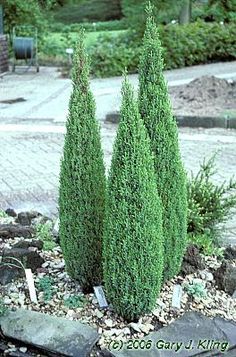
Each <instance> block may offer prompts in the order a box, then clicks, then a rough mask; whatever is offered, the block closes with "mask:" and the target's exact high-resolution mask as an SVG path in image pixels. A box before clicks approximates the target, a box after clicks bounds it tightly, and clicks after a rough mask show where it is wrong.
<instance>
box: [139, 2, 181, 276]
mask: <svg viewBox="0 0 236 357" xmlns="http://www.w3.org/2000/svg"><path fill="white" fill-rule="evenodd" d="M139 110H140V114H141V117H142V118H143V120H144V124H145V126H146V128H147V130H148V133H149V137H150V139H151V146H152V150H153V152H154V159H155V172H156V181H157V188H158V193H159V195H160V197H161V200H162V204H163V236H164V248H165V254H164V257H165V269H164V272H165V279H168V278H171V277H173V276H174V275H175V274H177V273H178V272H179V269H180V266H181V262H182V258H183V254H184V250H185V246H186V232H187V223H186V215H187V190H186V176H185V172H184V169H183V165H182V162H181V155H180V150H179V144H178V130H177V125H176V122H175V119H174V118H173V115H172V109H171V104H170V101H169V97H168V89H167V85H166V81H165V79H164V75H163V59H162V48H161V43H160V39H159V34H158V29H157V26H156V24H155V22H154V19H153V17H152V8H151V5H149V7H148V19H147V24H146V31H145V35H144V39H143V49H142V54H141V58H140V67H139Z"/></svg>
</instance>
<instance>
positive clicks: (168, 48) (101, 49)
mask: <svg viewBox="0 0 236 357" xmlns="http://www.w3.org/2000/svg"><path fill="white" fill-rule="evenodd" d="M159 33H160V39H161V42H162V46H163V57H164V62H165V69H173V68H180V67H184V66H191V65H196V64H201V63H209V62H215V61H230V60H234V59H236V41H235V38H236V23H231V24H225V25H223V24H219V23H206V22H203V21H197V22H195V23H191V24H188V25H177V24H169V25H166V26H159ZM140 48H141V41H140V39H139V38H138V37H137V36H135V34H134V33H132V32H128V33H125V34H121V35H120V36H119V37H118V38H114V39H113V41H112V42H111V40H110V39H108V38H106V36H103V37H101V38H100V39H99V40H98V41H97V44H96V45H94V46H93V47H92V48H90V54H91V56H92V74H93V75H94V76H97V77H109V76H118V75H121V73H122V71H123V69H124V67H126V68H127V69H128V71H129V73H136V72H137V69H138V61H139V55H140Z"/></svg>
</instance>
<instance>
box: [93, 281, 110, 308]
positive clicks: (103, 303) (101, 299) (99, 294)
mask: <svg viewBox="0 0 236 357" xmlns="http://www.w3.org/2000/svg"><path fill="white" fill-rule="evenodd" d="M93 290H94V293H95V295H96V298H97V300H98V304H99V306H100V307H101V308H102V309H105V308H106V307H108V303H107V300H106V297H105V294H104V291H103V288H102V286H94V287H93Z"/></svg>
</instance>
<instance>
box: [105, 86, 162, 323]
mask: <svg viewBox="0 0 236 357" xmlns="http://www.w3.org/2000/svg"><path fill="white" fill-rule="evenodd" d="M122 95H123V99H122V107H121V121H120V124H119V128H118V133H117V137H116V141H115V144H114V149H113V157H112V163H111V169H110V173H109V180H108V189H107V205H106V219H105V234H104V244H103V257H104V280H105V287H106V292H107V296H108V298H109V300H110V301H111V303H112V304H113V306H114V309H115V311H116V312H117V313H118V314H120V315H121V316H123V317H124V318H126V319H128V320H132V319H134V318H136V317H138V316H140V315H142V314H144V313H146V312H148V311H150V310H151V309H152V307H153V306H154V304H155V301H156V298H157V295H158V293H159V291H160V287H161V282H162V273H163V246H162V214H161V203H160V199H159V197H158V194H157V188H156V181H155V174H154V165H153V158H152V154H151V149H150V140H149V138H148V136H147V132H146V129H145V127H144V125H143V122H142V120H141V118H140V115H139V113H138V106H137V103H136V102H135V101H134V96H133V92H132V89H131V86H130V84H129V83H128V82H127V80H125V81H124V84H123V88H122Z"/></svg>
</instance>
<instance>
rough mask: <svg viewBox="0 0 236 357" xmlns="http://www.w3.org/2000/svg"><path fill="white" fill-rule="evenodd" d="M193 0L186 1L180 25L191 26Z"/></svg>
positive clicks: (183, 5)
mask: <svg viewBox="0 0 236 357" xmlns="http://www.w3.org/2000/svg"><path fill="white" fill-rule="evenodd" d="M191 5H192V2H191V0H184V1H183V4H182V7H181V9H180V14H179V24H180V25H184V24H189V23H190V20H191V8H192V6H191Z"/></svg>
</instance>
